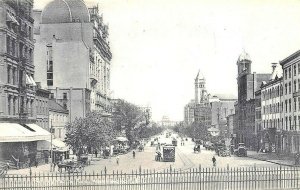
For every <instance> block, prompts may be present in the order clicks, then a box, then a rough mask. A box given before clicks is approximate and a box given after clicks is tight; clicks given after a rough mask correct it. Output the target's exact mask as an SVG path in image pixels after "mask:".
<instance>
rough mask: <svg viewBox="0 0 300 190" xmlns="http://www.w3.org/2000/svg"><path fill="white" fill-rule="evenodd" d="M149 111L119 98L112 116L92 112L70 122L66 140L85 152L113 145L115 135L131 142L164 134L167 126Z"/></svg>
mask: <svg viewBox="0 0 300 190" xmlns="http://www.w3.org/2000/svg"><path fill="white" fill-rule="evenodd" d="M149 120H150V118H149V114H148V113H145V112H144V111H143V110H142V109H141V108H139V107H138V106H136V105H134V104H131V103H129V102H127V101H125V100H115V101H114V102H113V111H112V113H111V115H103V114H102V113H99V112H91V113H89V114H87V116H86V117H85V118H77V119H75V120H74V121H73V122H70V123H68V124H67V125H66V138H65V142H66V144H68V145H69V146H70V147H71V148H72V150H75V151H76V152H77V153H78V154H82V152H83V150H84V149H86V148H87V147H88V148H92V149H100V148H101V147H106V146H110V145H111V144H112V142H113V141H114V140H115V138H116V137H117V136H119V135H121V134H125V136H126V137H127V139H128V140H129V144H130V145H132V144H133V143H134V142H136V141H139V140H141V139H144V138H149V137H151V136H153V135H155V134H158V133H160V132H161V131H162V130H163V129H162V128H161V127H159V126H158V125H157V124H155V123H150V122H149Z"/></svg>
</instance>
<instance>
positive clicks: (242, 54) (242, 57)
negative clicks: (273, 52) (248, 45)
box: [238, 50, 251, 62]
mask: <svg viewBox="0 0 300 190" xmlns="http://www.w3.org/2000/svg"><path fill="white" fill-rule="evenodd" d="M243 60H248V61H251V58H250V56H249V54H248V53H247V52H246V51H245V50H244V51H243V52H242V53H241V55H240V56H239V59H238V62H241V61H243Z"/></svg>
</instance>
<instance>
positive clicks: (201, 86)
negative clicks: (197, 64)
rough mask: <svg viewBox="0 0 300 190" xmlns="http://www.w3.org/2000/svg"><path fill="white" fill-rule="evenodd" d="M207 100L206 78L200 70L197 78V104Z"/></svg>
mask: <svg viewBox="0 0 300 190" xmlns="http://www.w3.org/2000/svg"><path fill="white" fill-rule="evenodd" d="M206 100H207V93H206V89H205V78H204V76H203V75H202V73H201V72H200V70H199V72H198V74H197V76H196V78H195V104H201V103H204V102H205V101H206Z"/></svg>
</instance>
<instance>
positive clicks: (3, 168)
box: [0, 163, 9, 177]
mask: <svg viewBox="0 0 300 190" xmlns="http://www.w3.org/2000/svg"><path fill="white" fill-rule="evenodd" d="M8 169H9V164H8V163H0V177H1V176H5V175H6V174H7V171H8Z"/></svg>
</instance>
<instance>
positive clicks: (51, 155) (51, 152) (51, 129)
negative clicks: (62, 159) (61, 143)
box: [50, 119, 53, 172]
mask: <svg viewBox="0 0 300 190" xmlns="http://www.w3.org/2000/svg"><path fill="white" fill-rule="evenodd" d="M50 125H51V126H50V135H51V141H50V143H51V149H50V157H51V159H50V172H51V171H52V166H53V163H52V160H53V146H52V132H53V127H52V119H51V122H50Z"/></svg>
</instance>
